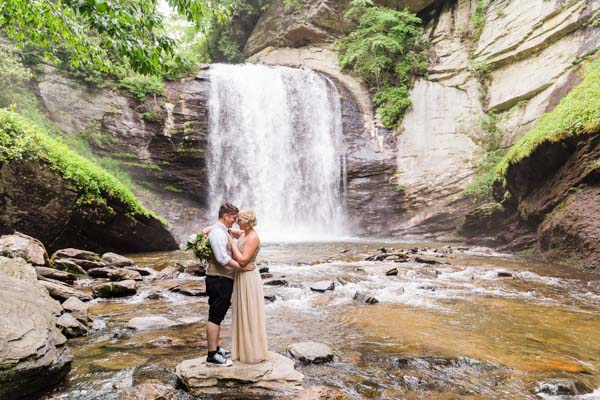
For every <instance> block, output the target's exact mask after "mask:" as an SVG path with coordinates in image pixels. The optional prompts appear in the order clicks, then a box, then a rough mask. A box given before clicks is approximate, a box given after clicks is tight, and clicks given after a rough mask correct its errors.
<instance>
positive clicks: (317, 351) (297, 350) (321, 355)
mask: <svg viewBox="0 0 600 400" xmlns="http://www.w3.org/2000/svg"><path fill="white" fill-rule="evenodd" d="M287 350H288V352H289V353H290V355H291V356H292V357H293V358H295V359H297V360H300V361H302V362H303V363H305V364H322V363H326V362H329V361H332V360H333V351H331V348H330V347H329V346H327V345H326V344H323V343H318V342H302V343H294V344H292V345H290V346H289V347H288V349H287Z"/></svg>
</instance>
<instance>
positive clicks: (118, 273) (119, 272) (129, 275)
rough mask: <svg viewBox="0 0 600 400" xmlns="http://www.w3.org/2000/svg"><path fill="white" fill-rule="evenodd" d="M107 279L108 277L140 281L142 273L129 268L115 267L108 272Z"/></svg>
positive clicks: (112, 279)
mask: <svg viewBox="0 0 600 400" xmlns="http://www.w3.org/2000/svg"><path fill="white" fill-rule="evenodd" d="M108 279H110V280H111V281H126V280H134V281H141V280H142V275H141V274H140V273H139V272H137V271H133V270H131V269H127V268H116V269H113V270H112V271H110V272H109V273H108Z"/></svg>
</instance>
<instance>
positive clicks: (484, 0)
mask: <svg viewBox="0 0 600 400" xmlns="http://www.w3.org/2000/svg"><path fill="white" fill-rule="evenodd" d="M488 5H489V3H488V0H477V7H476V8H475V13H474V14H473V15H472V16H471V25H472V27H473V40H475V41H478V40H479V37H480V36H481V32H482V31H483V26H484V25H485V12H486V10H487V8H488Z"/></svg>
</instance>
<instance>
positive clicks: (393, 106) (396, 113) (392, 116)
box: [373, 85, 411, 127]
mask: <svg viewBox="0 0 600 400" xmlns="http://www.w3.org/2000/svg"><path fill="white" fill-rule="evenodd" d="M373 104H375V105H376V106H378V107H379V109H378V112H379V115H380V116H381V122H382V123H383V125H384V126H387V127H393V126H396V125H397V124H398V123H399V122H400V121H401V120H402V116H403V115H404V111H405V110H406V109H407V108H408V107H410V105H411V101H410V98H409V92H408V88H407V87H406V86H404V85H400V86H387V87H384V88H383V89H381V90H380V91H379V92H377V93H376V94H375V97H374V98H373Z"/></svg>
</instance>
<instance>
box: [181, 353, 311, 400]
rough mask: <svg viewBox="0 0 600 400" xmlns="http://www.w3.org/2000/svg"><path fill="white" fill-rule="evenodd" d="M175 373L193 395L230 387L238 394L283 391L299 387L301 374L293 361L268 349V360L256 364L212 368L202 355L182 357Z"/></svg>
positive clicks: (217, 391)
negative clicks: (193, 357)
mask: <svg viewBox="0 0 600 400" xmlns="http://www.w3.org/2000/svg"><path fill="white" fill-rule="evenodd" d="M176 374H177V377H178V378H179V380H180V381H181V382H182V383H183V384H184V386H185V387H186V388H187V390H188V391H189V392H190V393H192V394H194V395H196V396H201V395H205V394H216V393H221V392H222V391H223V390H227V389H226V388H228V389H233V390H236V391H237V392H238V393H239V392H240V391H242V392H243V391H244V390H248V391H249V393H255V391H256V390H257V389H258V390H262V391H264V392H269V393H270V394H271V395H273V392H274V393H287V392H292V391H295V390H298V389H300V384H301V383H302V379H303V378H304V375H302V374H301V373H300V372H298V371H296V370H294V362H293V361H292V360H290V359H289V358H287V357H284V356H282V355H280V354H277V353H274V352H269V360H267V361H263V362H261V363H258V364H244V363H241V362H237V361H234V363H233V366H231V367H227V368H214V367H211V366H208V365H207V364H206V357H200V358H196V359H193V360H185V361H183V362H182V363H180V364H178V365H177V368H176Z"/></svg>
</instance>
